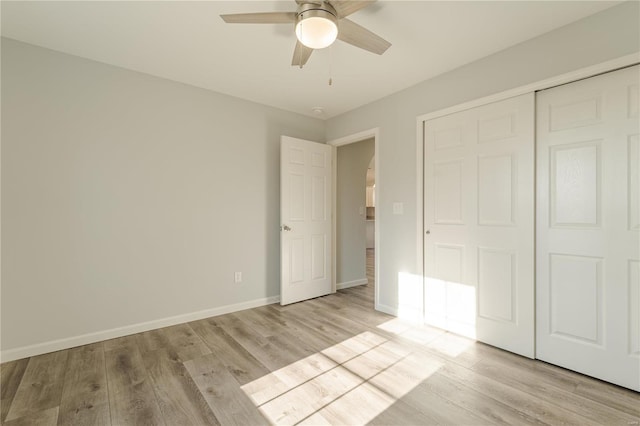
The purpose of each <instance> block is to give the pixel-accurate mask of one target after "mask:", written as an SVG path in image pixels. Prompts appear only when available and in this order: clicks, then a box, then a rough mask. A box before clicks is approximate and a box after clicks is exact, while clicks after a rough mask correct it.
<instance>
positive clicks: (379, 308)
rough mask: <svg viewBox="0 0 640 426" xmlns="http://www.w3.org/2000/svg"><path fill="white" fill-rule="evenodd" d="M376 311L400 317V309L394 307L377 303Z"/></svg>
mask: <svg viewBox="0 0 640 426" xmlns="http://www.w3.org/2000/svg"><path fill="white" fill-rule="evenodd" d="M375 310H376V311H380V312H384V313H385V314H389V315H393V316H394V317H397V316H398V308H394V307H393V306H388V305H383V304H381V303H376V306H375Z"/></svg>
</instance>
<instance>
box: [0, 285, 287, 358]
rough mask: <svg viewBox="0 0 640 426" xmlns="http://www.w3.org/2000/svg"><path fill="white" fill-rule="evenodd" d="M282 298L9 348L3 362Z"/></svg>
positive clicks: (194, 319) (4, 353)
mask: <svg viewBox="0 0 640 426" xmlns="http://www.w3.org/2000/svg"><path fill="white" fill-rule="evenodd" d="M279 301H280V296H272V297H265V298H262V299H255V300H250V301H248V302H241V303H235V304H233V305H225V306H220V307H217V308H211V309H205V310H203V311H197V312H191V313H188V314H182V315H176V316H173V317H168V318H161V319H157V320H153V321H146V322H141V323H138V324H132V325H127V326H124V327H118V328H112V329H110V330H104V331H98V332H95V333H88V334H82V335H80V336H74V337H67V338H64V339H58V340H52V341H49V342H44V343H38V344H35V345H30V346H23V347H20V348H15V349H8V350H6V351H2V352H0V359H1V360H2V362H7V361H13V360H16V359H21V358H27V357H31V356H35V355H41V354H45V353H49V352H54V351H60V350H63V349H69V348H74V347H76V346H82V345H88V344H90V343H95V342H101V341H103V340H109V339H115V338H117V337H123V336H129V335H131V334H136V333H142V332H144V331H149V330H155V329H158V328H163V327H169V326H172V325H177V324H183V323H186V322H190V321H197V320H201V319H204V318H209V317H215V316H218V315H224V314H229V313H232V312H238V311H243V310H245V309H251V308H257V307H258V306H265V305H270V304H272V303H278V302H279Z"/></svg>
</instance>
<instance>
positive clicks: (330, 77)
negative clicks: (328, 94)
mask: <svg viewBox="0 0 640 426" xmlns="http://www.w3.org/2000/svg"><path fill="white" fill-rule="evenodd" d="M332 85H333V45H332V46H331V47H329V86H332Z"/></svg>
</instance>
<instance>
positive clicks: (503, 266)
mask: <svg viewBox="0 0 640 426" xmlns="http://www.w3.org/2000/svg"><path fill="white" fill-rule="evenodd" d="M515 265H516V259H515V253H513V252H512V251H509V250H500V249H492V248H486V247H480V248H479V249H478V315H479V316H481V317H483V318H486V319H490V320H494V321H506V322H511V323H513V322H514V321H515V320H516V318H517V312H516V309H517V307H516V304H515V297H516V291H517V290H516V276H515V272H516V271H515ZM496 294H499V295H500V296H501V297H495V295H496Z"/></svg>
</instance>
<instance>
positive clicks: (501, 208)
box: [478, 155, 516, 226]
mask: <svg viewBox="0 0 640 426" xmlns="http://www.w3.org/2000/svg"><path fill="white" fill-rule="evenodd" d="M515 186H516V182H515V173H514V167H513V158H512V157H511V155H500V156H490V157H480V158H478V223H479V224H480V225H490V226H513V225H514V222H513V218H514V212H515V205H514V201H515V194H514V190H515Z"/></svg>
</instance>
